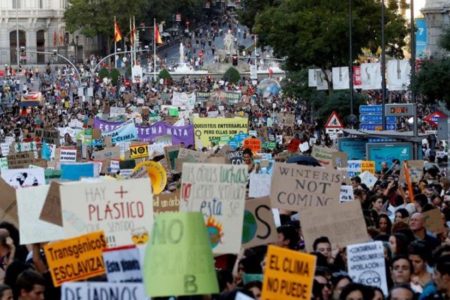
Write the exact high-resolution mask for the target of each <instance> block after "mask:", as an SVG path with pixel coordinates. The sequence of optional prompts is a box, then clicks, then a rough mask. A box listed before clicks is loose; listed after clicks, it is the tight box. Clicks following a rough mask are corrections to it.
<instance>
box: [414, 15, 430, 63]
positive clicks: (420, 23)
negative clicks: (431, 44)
mask: <svg viewBox="0 0 450 300" xmlns="http://www.w3.org/2000/svg"><path fill="white" fill-rule="evenodd" d="M416 28H417V31H416V55H417V57H418V58H424V57H426V53H425V50H426V49H427V23H426V20H425V19H424V18H417V19H416Z"/></svg>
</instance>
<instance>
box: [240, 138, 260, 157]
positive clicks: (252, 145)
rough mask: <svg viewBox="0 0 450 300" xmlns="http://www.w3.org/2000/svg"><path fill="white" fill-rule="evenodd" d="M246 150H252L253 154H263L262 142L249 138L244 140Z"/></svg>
mask: <svg viewBox="0 0 450 300" xmlns="http://www.w3.org/2000/svg"><path fill="white" fill-rule="evenodd" d="M243 148H244V149H250V150H252V152H253V153H257V152H261V140H259V139H257V138H247V139H245V140H244V144H243Z"/></svg>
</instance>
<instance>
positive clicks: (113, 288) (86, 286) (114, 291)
mask: <svg viewBox="0 0 450 300" xmlns="http://www.w3.org/2000/svg"><path fill="white" fill-rule="evenodd" d="M79 299H92V300H93V299H98V300H100V299H101V300H145V299H148V298H146V297H145V290H144V285H143V284H142V283H110V282H67V283H64V284H63V285H62V288H61V300H79Z"/></svg>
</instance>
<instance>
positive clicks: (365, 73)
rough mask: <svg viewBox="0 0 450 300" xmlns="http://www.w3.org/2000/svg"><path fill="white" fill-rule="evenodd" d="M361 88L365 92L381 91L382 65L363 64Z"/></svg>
mask: <svg viewBox="0 0 450 300" xmlns="http://www.w3.org/2000/svg"><path fill="white" fill-rule="evenodd" d="M361 88H362V89H363V90H378V89H381V66H380V63H362V64H361Z"/></svg>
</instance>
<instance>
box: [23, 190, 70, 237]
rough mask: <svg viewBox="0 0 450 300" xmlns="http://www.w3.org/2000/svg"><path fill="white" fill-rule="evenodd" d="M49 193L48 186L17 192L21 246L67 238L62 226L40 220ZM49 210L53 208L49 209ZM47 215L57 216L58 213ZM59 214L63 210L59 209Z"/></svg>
mask: <svg viewBox="0 0 450 300" xmlns="http://www.w3.org/2000/svg"><path fill="white" fill-rule="evenodd" d="M48 191H49V186H48V185H42V186H36V187H29V188H26V189H18V190H17V192H16V197H17V211H18V214H19V221H20V222H19V231H20V244H21V245H26V244H34V243H42V242H47V241H54V240H59V239H63V238H65V234H64V230H63V228H62V227H61V226H58V225H55V224H52V223H48V222H45V221H42V220H41V219H39V215H40V213H41V211H44V210H45V207H44V202H45V200H46V196H47V193H48ZM43 207H44V209H43ZM48 209H51V208H50V207H48ZM46 212H47V211H46ZM47 213H49V214H51V213H55V214H57V213H58V212H47ZM59 214H61V208H60V209H59Z"/></svg>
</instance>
